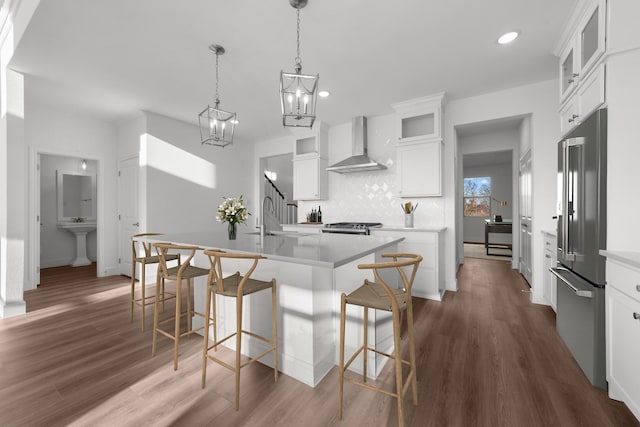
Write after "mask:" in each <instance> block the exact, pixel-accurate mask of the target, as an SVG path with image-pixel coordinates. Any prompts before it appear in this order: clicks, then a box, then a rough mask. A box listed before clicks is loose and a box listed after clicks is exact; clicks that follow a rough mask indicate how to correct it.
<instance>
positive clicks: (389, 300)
mask: <svg viewBox="0 0 640 427" xmlns="http://www.w3.org/2000/svg"><path fill="white" fill-rule="evenodd" d="M382 257H383V258H393V261H389V262H380V263H374V264H359V265H358V268H359V269H370V270H373V275H374V277H375V282H370V281H369V280H368V279H365V281H364V284H363V285H362V286H360V287H359V288H358V289H356V290H355V291H353V292H351V293H350V294H349V295H347V294H345V293H343V294H342V296H341V300H340V302H341V306H340V365H339V366H338V375H339V377H338V387H339V390H338V397H339V404H338V418H339V419H342V401H343V389H344V382H345V381H348V382H350V383H353V384H356V385H359V386H361V387H364V388H368V389H370V390H374V391H379V392H382V393H385V394H387V395H389V396H392V397H395V398H396V401H397V405H398V425H399V426H403V425H404V414H403V403H402V401H403V399H404V396H405V394H406V392H407V390H408V388H409V385H411V386H412V391H413V404H414V405H417V404H418V386H417V380H416V355H415V342H414V335H413V308H412V304H411V286H412V285H413V280H414V278H415V276H416V272H417V271H418V266H419V265H420V262H421V261H422V256H420V255H415V254H383V255H382ZM403 267H412V268H411V274H410V276H409V277H407V275H406V273H405V271H404V270H403ZM387 268H395V269H396V270H397V271H398V274H399V276H400V278H401V279H402V286H403V288H402V289H398V288H396V287H390V286H389V285H388V284H387V283H386V282H385V281H384V280H383V279H382V277H381V275H380V271H379V270H382V269H387ZM347 304H352V305H358V306H361V307H364V315H363V320H362V322H363V324H364V334H363V336H364V343H363V345H362V346H361V347H360V348H358V350H356V352H355V353H354V354H353V355H352V356H351V358H350V359H349V360H348V361H347V362H346V364H345V361H344V359H345V356H344V340H345V323H346V305H347ZM369 308H373V309H376V310H384V311H389V312H391V315H392V318H393V344H394V354H388V353H384V352H382V351H380V350H376V349H375V348H373V347H369V345H368V342H367V335H368V331H367V328H368V312H369ZM404 312H406V319H407V333H408V338H409V360H408V361H407V360H403V359H402V357H401V353H402V352H401V349H400V338H401V336H400V335H401V331H400V321H401V313H404ZM369 350H370V351H374V352H376V353H378V354H381V355H383V356H386V357H388V358H390V359H393V360H394V362H395V366H394V367H395V377H396V389H395V391H389V390H385V389H383V388H380V387H375V386H372V385H370V384H367V383H366V381H367V351H369ZM360 353H362V359H363V379H362V381H358V380H357V379H355V378H349V377H346V376H345V374H344V373H345V370H346V369H347V368H348V367H349V366H350V365H351V363H352V362H353V361H354V360H355V358H356V357H357V356H358V354H360ZM403 364H405V365H408V366H409V373H408V375H407V377H406V379H403V375H402V365H403Z"/></svg>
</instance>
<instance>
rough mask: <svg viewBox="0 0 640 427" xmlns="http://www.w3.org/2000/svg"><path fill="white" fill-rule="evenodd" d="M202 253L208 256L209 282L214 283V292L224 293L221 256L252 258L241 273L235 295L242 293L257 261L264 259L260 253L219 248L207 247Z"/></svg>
mask: <svg viewBox="0 0 640 427" xmlns="http://www.w3.org/2000/svg"><path fill="white" fill-rule="evenodd" d="M204 254H205V255H207V256H208V257H209V263H210V264H211V270H210V273H209V283H215V284H216V293H217V294H224V280H223V279H224V276H223V274H222V262H221V260H222V258H235V259H252V260H253V264H252V265H251V267H250V268H249V270H247V272H246V273H244V274H243V275H242V279H241V281H240V283H239V284H238V292H237V295H238V296H241V295H242V290H243V288H244V285H245V283H246V282H247V280H249V277H251V274H252V273H253V271H254V270H255V269H256V267H257V266H258V261H259V260H261V259H265V258H266V257H263V256H262V255H260V254H245V253H239V252H225V251H222V250H219V249H208V250H206V251H204Z"/></svg>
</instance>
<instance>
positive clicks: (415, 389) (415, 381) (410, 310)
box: [407, 300, 418, 406]
mask: <svg viewBox="0 0 640 427" xmlns="http://www.w3.org/2000/svg"><path fill="white" fill-rule="evenodd" d="M407 322H408V324H407V333H408V335H409V361H410V362H411V373H412V374H413V378H412V380H413V385H412V388H413V405H414V406H417V405H418V371H417V370H416V345H415V340H414V334H413V306H412V304H411V300H409V304H408V306H407Z"/></svg>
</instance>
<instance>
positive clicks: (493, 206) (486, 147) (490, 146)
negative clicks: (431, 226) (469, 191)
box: [455, 116, 528, 269]
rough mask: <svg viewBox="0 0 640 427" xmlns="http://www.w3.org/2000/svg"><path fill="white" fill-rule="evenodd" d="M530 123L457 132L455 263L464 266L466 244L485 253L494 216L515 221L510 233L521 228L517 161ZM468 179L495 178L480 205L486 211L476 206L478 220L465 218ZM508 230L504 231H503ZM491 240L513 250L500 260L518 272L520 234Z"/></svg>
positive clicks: (514, 120)
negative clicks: (488, 227) (487, 223)
mask: <svg viewBox="0 0 640 427" xmlns="http://www.w3.org/2000/svg"><path fill="white" fill-rule="evenodd" d="M527 120H528V117H527V116H516V117H509V118H502V119H496V120H489V121H483V122H476V123H469V124H465V125H459V126H456V127H455V132H456V191H455V193H456V201H455V203H456V207H457V209H456V212H457V214H456V258H457V261H458V263H459V264H462V263H463V262H464V257H465V248H464V246H465V245H464V243H465V242H468V243H473V244H478V245H480V246H481V251H484V252H485V254H486V250H485V248H484V243H485V220H488V219H494V216H495V215H499V216H501V217H502V219H503V221H506V220H509V219H510V220H511V221H512V223H511V224H512V225H511V227H512V230H518V229H519V217H518V200H519V185H518V160H519V153H520V146H521V144H522V138H523V133H522V129H523V126H524V123H525V122H526V121H527ZM465 177H466V178H486V177H489V178H491V182H492V185H491V187H492V190H491V191H490V194H488V195H486V196H485V199H484V200H483V201H482V202H483V203H484V206H477V207H476V208H478V209H479V212H478V214H477V215H475V216H473V215H468V214H467V215H465V189H464V181H465ZM473 202H474V200H473V199H472V200H471V203H470V204H471V205H472V207H473V206H474V203H473ZM475 202H478V200H475ZM467 213H468V212H467ZM498 228H500V227H498ZM504 228H506V227H501V229H504ZM491 241H495V242H496V243H503V244H504V245H505V246H508V247H510V248H511V250H510V251H508V252H509V253H510V254H511V257H499V258H498V259H503V260H506V261H511V268H514V269H515V268H517V264H518V263H517V260H518V258H519V250H520V246H519V233H517V232H515V233H513V232H511V233H506V232H505V233H501V234H491ZM475 249H477V247H476V248H475ZM492 251H493V249H492ZM495 251H498V249H496V250H495ZM476 253H478V251H476Z"/></svg>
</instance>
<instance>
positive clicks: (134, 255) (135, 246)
mask: <svg viewBox="0 0 640 427" xmlns="http://www.w3.org/2000/svg"><path fill="white" fill-rule="evenodd" d="M161 235H162V233H140V234H134V235H133V236H131V313H130V316H129V317H130V321H131V322H133V308H134V306H135V305H137V306H139V307H140V308H141V311H142V320H141V322H140V324H141V326H140V328H141V330H142V331H143V332H144V321H145V307H146V306H147V305H149V304H153V303H154V301H151V299H155V297H156V295H160V299H161V300H162V309H163V310H164V302H165V300H166V299H171V298H175V294H168V295H169V297H167V293H165V290H164V279H163V280H162V286H161V290H160V294H155V295H152V296H147V295H146V284H145V276H146V271H147V264H158V262H159V261H158V256H157V255H152V252H151V243H150V242H145V241H143V240H141V238H143V237H146V236H161ZM172 260H176V261H177V262H178V263H180V255H170V256H169V257H168V258H167V261H172ZM136 264H140V280H139V282H140V297H136ZM159 276H160V269H158V270H157V271H156V281H157V280H158V278H159Z"/></svg>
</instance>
